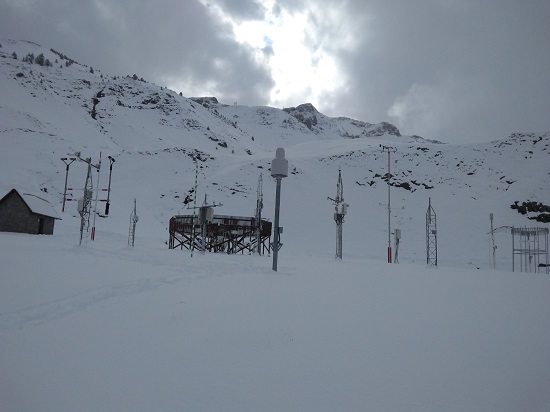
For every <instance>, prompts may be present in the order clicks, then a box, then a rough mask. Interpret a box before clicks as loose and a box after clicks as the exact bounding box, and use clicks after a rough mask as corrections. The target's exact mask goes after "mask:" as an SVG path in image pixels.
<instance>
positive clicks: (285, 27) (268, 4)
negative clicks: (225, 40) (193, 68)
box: [218, 0, 349, 107]
mask: <svg viewBox="0 0 550 412" xmlns="http://www.w3.org/2000/svg"><path fill="white" fill-rule="evenodd" d="M262 4H263V6H264V10H265V15H264V19H263V20H260V21H259V20H256V21H252V20H248V21H240V22H237V21H234V20H231V19H230V18H229V16H227V15H226V16H225V18H226V19H228V20H229V21H230V22H231V24H232V26H233V30H234V33H235V40H236V41H238V42H239V43H241V44H246V45H249V46H250V47H252V48H253V49H254V50H255V55H256V59H257V61H258V62H259V63H262V64H265V65H267V66H269V69H270V72H271V75H272V77H273V80H274V82H275V87H274V88H273V89H272V90H271V93H270V96H269V103H268V104H269V105H273V106H276V107H286V106H294V105H298V104H301V103H305V102H309V103H312V104H313V105H315V106H316V107H319V106H320V105H322V102H321V99H322V96H327V95H329V94H330V92H331V91H333V90H336V89H338V88H341V87H343V81H342V79H341V78H339V76H338V69H337V65H336V61H335V59H334V58H333V57H332V56H331V55H330V54H329V52H328V51H327V50H325V44H324V42H323V40H322V39H321V34H320V33H318V28H317V27H316V26H315V25H314V24H313V23H314V22H315V21H320V20H321V21H322V20H324V19H325V18H326V16H324V15H322V14H321V13H320V9H318V8H312V7H305V8H304V9H302V10H299V11H295V12H293V13H291V12H289V11H288V10H286V9H277V8H276V7H275V2H274V1H271V0H266V1H264V2H263V3H262ZM277 10H278V12H277ZM218 12H221V10H219V9H218ZM222 13H223V12H222ZM344 40H345V41H344V43H345V44H349V40H346V39H344Z"/></svg>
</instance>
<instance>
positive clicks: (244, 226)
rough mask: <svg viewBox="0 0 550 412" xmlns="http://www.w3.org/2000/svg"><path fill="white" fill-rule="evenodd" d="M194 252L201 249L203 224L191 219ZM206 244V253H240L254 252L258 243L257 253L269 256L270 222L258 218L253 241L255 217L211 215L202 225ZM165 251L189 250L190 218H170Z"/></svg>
mask: <svg viewBox="0 0 550 412" xmlns="http://www.w3.org/2000/svg"><path fill="white" fill-rule="evenodd" d="M194 226H195V247H194V248H195V250H203V246H202V239H203V233H202V230H203V225H202V224H201V222H200V221H199V217H198V216H195V225H194ZM205 226H206V233H205V238H206V245H205V248H204V249H205V250H206V251H208V252H216V253H227V254H237V253H242V254H244V253H245V251H246V252H248V253H257V250H256V245H257V242H258V240H259V243H260V254H262V255H263V254H265V253H266V252H267V253H268V254H269V252H270V248H271V226H272V225H271V222H268V221H267V220H264V219H262V221H261V226H260V239H256V218H255V217H242V216H227V215H213V216H212V218H211V219H209V220H208V221H207V222H206V225H205ZM169 232H170V240H169V242H168V248H169V249H176V248H180V249H183V248H185V249H187V250H191V245H192V241H193V240H192V239H193V215H178V216H174V217H172V218H171V219H170V227H169Z"/></svg>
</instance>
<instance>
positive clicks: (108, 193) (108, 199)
mask: <svg viewBox="0 0 550 412" xmlns="http://www.w3.org/2000/svg"><path fill="white" fill-rule="evenodd" d="M108 158H109V161H110V162H111V164H110V166H109V186H108V188H107V204H106V205H105V215H108V214H109V208H110V207H111V202H110V199H111V174H112V173H113V163H114V162H115V159H113V158H112V157H111V156H108Z"/></svg>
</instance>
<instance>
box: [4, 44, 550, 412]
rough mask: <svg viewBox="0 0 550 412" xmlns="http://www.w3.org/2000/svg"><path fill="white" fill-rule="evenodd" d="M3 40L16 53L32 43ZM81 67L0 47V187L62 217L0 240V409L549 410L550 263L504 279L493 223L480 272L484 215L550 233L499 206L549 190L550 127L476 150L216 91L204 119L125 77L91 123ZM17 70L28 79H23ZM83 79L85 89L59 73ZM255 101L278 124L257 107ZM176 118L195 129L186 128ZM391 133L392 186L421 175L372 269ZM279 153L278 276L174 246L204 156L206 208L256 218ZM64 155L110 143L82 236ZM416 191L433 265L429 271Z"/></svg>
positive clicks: (261, 262) (401, 194) (92, 151)
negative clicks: (339, 196)
mask: <svg viewBox="0 0 550 412" xmlns="http://www.w3.org/2000/svg"><path fill="white" fill-rule="evenodd" d="M2 45H3V48H2V52H4V53H6V54H7V55H9V54H11V53H12V49H13V48H17V47H21V49H19V48H17V49H16V50H17V54H18V55H19V56H24V55H25V54H26V53H25V52H26V49H24V47H31V48H32V50H33V52H34V53H35V55H36V54H37V52H40V50H42V49H40V48H37V47H38V46H35V45H33V44H30V43H23V45H21V44H19V43H17V42H2ZM23 46H24V47H23ZM44 55H45V56H46V57H48V58H49V59H50V60H52V58H55V56H54V55H53V56H49V55H48V51H46V50H44ZM29 68H32V70H33V73H34V74H33V75H32V76H34V77H32V76H31V75H30V73H29ZM94 70H95V74H90V73H89V72H88V71H87V69H86V68H83V67H79V66H78V65H76V64H75V65H73V66H71V67H69V68H66V69H62V70H61V69H59V70H56V71H51V69H45V68H40V67H38V66H28V65H27V66H25V65H23V64H22V63H21V62H20V61H19V62H17V61H16V62H12V61H7V60H6V59H2V58H0V88H1V89H2V90H3V93H2V96H0V124H2V125H3V126H1V127H0V139H2V143H3V145H4V147H5V148H7V149H8V150H2V151H1V152H0V173H1V175H2V181H1V182H0V189H2V190H1V191H2V192H7V191H9V190H10V189H11V188H12V187H17V188H22V191H25V192H29V193H37V192H39V190H41V189H43V188H46V189H47V192H46V193H43V194H42V193H41V196H42V197H44V198H45V199H47V200H48V201H49V202H50V203H51V204H52V205H53V207H54V209H55V210H56V211H57V213H58V214H59V215H60V216H61V217H62V218H63V220H61V221H57V222H56V226H55V233H54V235H52V236H45V235H42V236H36V235H25V234H16V233H0V261H1V262H2V266H1V268H2V269H1V270H0V410H6V411H60V410H78V411H98V410H112V411H151V410H161V411H172V410H174V411H175V410H178V411H180V410H216V411H256V410H262V411H281V410H285V411H286V410H288V411H294V410H297V411H298V410H299V411H334V410H339V411H356V410H376V411H440V410H466V411H487V410H490V411H517V410H530V411H547V410H550V392H549V391H548V388H549V387H550V368H549V366H550V349H549V348H550V328H549V327H548V319H550V300H549V299H548V296H550V276H549V275H548V274H546V273H542V272H544V271H541V273H518V272H511V244H510V242H511V239H510V234H509V233H507V232H505V231H504V232H498V233H497V234H496V236H495V238H496V243H497V245H498V246H499V247H498V249H497V254H496V261H497V270H495V269H491V268H490V267H491V266H490V262H491V261H492V258H491V255H490V248H491V245H490V238H489V236H488V234H487V233H488V231H489V213H490V212H494V214H495V227H499V226H504V225H510V226H516V227H521V226H529V227H533V226H538V227H547V226H544V225H542V224H537V223H536V222H534V221H531V220H527V218H526V217H525V216H522V215H520V214H518V213H517V212H516V211H515V210H512V209H511V208H510V205H511V204H512V203H513V201H524V200H528V199H532V200H535V199H536V200H538V201H541V202H543V203H545V204H549V203H550V198H548V196H549V195H548V192H547V190H546V188H547V183H548V176H549V173H550V166H549V164H550V163H549V162H548V155H549V152H548V144H549V141H550V134H549V133H543V134H539V135H530V134H518V135H513V136H510V137H508V138H506V139H503V140H501V141H497V142H492V143H488V144H484V145H475V146H452V145H440V144H431V143H427V142H422V141H420V142H416V141H415V140H414V139H412V138H409V137H407V136H403V137H397V136H390V135H388V136H382V137H376V138H360V139H342V138H338V137H337V136H335V135H334V133H333V131H334V130H336V129H337V128H338V127H337V125H338V123H330V121H331V119H330V118H326V117H324V116H321V115H320V114H318V116H319V123H318V126H319V125H320V126H322V127H324V128H325V129H324V130H325V131H326V133H327V134H326V135H323V131H322V130H320V129H319V130H317V133H311V132H310V131H309V130H308V129H307V128H304V127H303V125H302V126H299V127H296V128H294V129H293V128H292V127H290V126H288V122H287V123H285V124H286V126H285V127H283V126H281V124H283V121H284V120H285V119H288V117H289V116H288V115H287V114H285V113H284V112H282V111H279V110H276V109H273V108H261V110H260V108H246V107H243V106H221V105H220V106H219V107H218V108H217V110H218V115H215V114H213V113H212V112H210V111H208V110H207V109H205V108H203V107H202V106H200V105H198V104H197V103H193V102H191V101H190V100H187V99H185V98H183V97H179V96H174V99H175V100H174V102H173V103H171V105H172V104H173V105H174V107H179V109H177V110H179V112H178V113H179V114H176V113H174V112H169V113H168V114H166V113H165V112H164V111H163V109H162V108H149V109H147V111H144V110H145V109H139V110H138V109H136V108H135V107H134V108H131V107H129V106H135V105H137V104H138V103H139V102H141V101H142V100H143V99H142V98H143V96H152V95H154V94H155V93H160V94H162V95H166V94H169V91H166V90H162V91H160V88H159V87H156V86H154V85H150V84H142V83H141V82H132V81H130V80H128V79H120V83H118V82H114V83H113V84H114V85H119V84H123V85H124V87H132V89H128V88H123V89H121V90H123V91H124V96H122V95H115V94H111V95H108V96H107V97H106V98H103V99H102V103H101V104H100V105H99V106H98V108H100V113H102V115H103V116H104V117H101V118H100V120H99V121H98V122H94V121H92V119H91V118H90V116H89V114H88V113H87V111H86V110H87V109H86V108H83V107H84V106H83V105H84V104H85V102H86V101H87V100H86V99H89V98H90V97H91V96H92V95H93V94H94V93H95V92H97V90H98V88H99V86H100V85H101V82H100V80H98V76H99V69H97V68H96V67H95V66H94ZM19 71H25V73H27V75H26V76H28V77H25V81H24V82H22V83H18V82H19V81H20V80H17V78H16V77H15V73H17V72H19ZM40 73H41V74H40ZM39 79H42V82H40V81H39ZM79 79H88V80H89V81H90V82H91V84H92V86H91V89H90V90H87V89H86V88H84V89H74V88H72V87H73V86H74V85H76V84H79V83H78V80H79ZM115 83H116V84H115ZM43 84H47V85H48V86H40V85H43ZM121 87H122V86H121ZM115 89H116V87H115ZM117 90H118V89H117ZM129 90H131V91H132V93H130V92H129ZM4 91H6V93H4ZM68 95H70V96H71V97H66V96H68ZM140 96H141V97H140ZM117 98H118V99H121V103H123V104H124V105H125V106H119V105H117V104H116V99H117ZM109 102H110V103H109ZM88 103H89V100H88ZM101 105H104V106H103V108H102V107H101ZM178 105H180V106H178ZM107 108H108V109H107ZM88 109H89V107H88ZM174 110H176V109H174ZM260 112H262V113H264V114H265V113H268V114H269V116H268V118H269V119H268V120H269V122H268V121H267V120H266V121H265V122H264V123H265V124H263V123H261V122H260V121H258V115H259V113H260ZM182 113H184V114H182ZM221 115H223V116H225V119H237V126H238V127H237V128H236V127H233V126H231V125H228V123H227V122H226V121H225V120H223V118H222V117H221ZM235 115H236V116H238V117H237V118H236V117H234V116H235ZM181 116H187V117H186V119H187V120H189V122H188V123H187V124H195V125H196V124H200V127H199V128H198V129H194V128H192V127H189V128H186V127H184V126H182V123H181ZM260 117H261V116H260ZM266 118H267V117H266ZM192 120H193V121H192ZM264 120H265V119H264ZM333 120H334V119H333ZM335 121H337V120H335ZM346 121H348V122H349V121H350V120H349V119H348V120H346ZM267 123H270V124H267ZM330 130H332V131H330ZM329 131H330V132H329ZM330 133H333V134H330ZM354 133H355V131H354ZM251 136H254V137H255V139H254V140H252V139H251ZM210 137H213V138H216V139H223V140H224V141H226V142H227V143H228V148H227V149H224V148H222V147H221V146H217V143H216V141H214V140H212V139H210ZM384 143H385V144H391V145H392V146H396V147H397V152H396V153H395V157H394V158H393V159H394V164H392V173H393V174H394V179H396V181H397V180H399V181H402V182H412V181H413V180H414V181H416V182H417V183H418V186H416V185H414V184H411V185H413V186H414V189H415V190H414V191H407V190H405V189H399V188H392V191H391V193H392V206H395V210H394V211H393V212H392V222H393V225H394V227H395V228H401V232H402V238H401V244H400V251H399V261H400V264H395V265H389V264H387V263H386V262H385V259H386V246H387V214H386V213H387V208H386V205H384V202H385V201H386V199H387V186H386V184H385V182H384V181H383V180H382V179H381V178H380V177H377V176H376V175H383V174H384V173H385V171H386V167H387V157H386V156H385V154H384V153H382V152H381V151H380V149H379V145H380V144H384ZM217 147H218V148H217ZM277 147H284V148H285V152H286V158H287V159H288V161H289V172H290V173H289V176H288V177H287V178H285V179H283V182H282V192H281V225H282V226H283V227H284V232H283V235H282V242H283V244H284V245H283V248H282V249H281V251H280V252H279V260H278V271H277V272H273V271H272V270H271V263H272V261H271V257H269V256H256V255H226V254H213V253H207V254H204V255H203V254H201V253H198V252H197V251H195V253H194V255H193V257H191V254H190V252H189V251H186V250H169V249H168V247H167V242H168V231H167V227H168V220H169V219H170V218H171V217H172V216H174V215H177V214H184V213H188V212H189V211H188V210H187V209H186V206H185V205H183V203H182V202H183V199H184V198H185V197H186V196H187V195H189V194H190V193H191V194H192V192H190V190H191V189H193V187H194V179H195V165H194V162H193V159H192V158H191V157H190V154H196V153H198V152H196V151H195V149H197V150H200V153H201V158H202V159H203V161H201V160H199V161H198V164H199V166H200V168H199V188H198V191H197V192H198V193H197V199H198V201H197V203H198V204H200V202H201V201H202V199H203V198H204V195H205V194H208V199H209V201H215V202H216V203H222V204H223V206H220V207H219V208H216V210H215V213H216V214H222V215H234V216H246V215H250V216H252V215H253V211H254V208H255V206H256V185H257V179H258V176H259V174H260V173H263V181H264V187H263V190H264V205H265V207H264V210H263V216H264V217H268V218H271V217H272V216H273V213H274V195H275V183H274V181H272V179H270V178H269V171H268V168H269V165H270V162H271V160H272V159H273V157H274V155H275V148H277ZM168 149H169V150H168ZM246 149H249V150H250V151H251V153H252V154H251V155H248V154H246V152H245V150H246ZM232 150H233V151H234V152H232ZM74 151H82V156H83V157H88V156H90V157H92V161H93V162H94V163H95V162H97V160H98V156H99V152H100V151H101V152H102V155H103V159H105V158H106V156H107V155H112V156H113V157H115V158H116V163H115V164H114V165H113V171H112V186H111V189H112V192H111V197H110V199H111V208H110V213H109V216H108V217H107V218H102V217H98V218H97V219H96V232H95V233H96V240H94V241H92V240H91V239H90V238H89V235H88V236H86V237H85V239H84V241H83V245H82V246H79V227H80V216H78V214H77V212H76V202H71V201H69V202H67V206H66V210H65V212H64V213H61V205H62V195H63V187H64V178H65V165H64V164H63V163H62V162H61V161H60V160H59V158H60V157H64V156H66V155H67V153H71V152H72V153H74ZM338 167H341V168H342V178H343V182H344V197H345V200H346V203H349V204H350V207H349V210H348V214H347V215H346V220H345V223H344V226H343V233H344V240H343V255H344V256H343V260H342V261H339V260H335V259H334V250H335V224H334V221H333V220H332V213H333V205H332V203H331V202H330V201H329V200H327V196H331V197H334V195H335V190H336V182H337V176H338ZM85 173H86V167H85V165H84V164H83V163H81V162H75V163H73V164H72V165H71V168H70V172H69V187H74V189H73V192H74V195H72V197H74V198H78V197H79V195H78V193H79V192H78V190H79V188H80V190H82V188H83V186H84V178H85ZM470 173H472V174H470ZM108 174H109V173H108V168H107V167H105V164H104V165H103V166H102V168H101V171H100V173H96V172H94V176H93V179H94V187H97V186H99V187H100V188H104V187H106V182H107V178H108ZM98 182H99V185H98V184H97V183H98ZM370 182H373V183H372V185H371V184H370ZM508 182H512V183H508ZM422 184H426V185H428V186H433V189H425V188H424V186H422ZM101 196H102V195H101V193H100V195H99V197H100V198H101ZM134 198H136V199H137V214H138V216H139V221H138V222H137V225H136V239H135V247H134V248H131V247H128V246H127V244H128V230H129V217H130V212H131V211H132V210H133V206H134V204H133V201H134ZM429 198H431V204H432V206H433V207H434V209H435V211H436V213H437V219H438V220H437V225H438V245H439V249H438V252H439V254H438V257H439V266H438V267H436V268H435V267H426V265H425V261H426V251H425V220H424V219H425V212H426V209H427V206H428V199H429ZM103 207H104V203H101V204H100V206H99V207H98V209H99V211H100V212H103Z"/></svg>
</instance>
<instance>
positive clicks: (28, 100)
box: [0, 41, 550, 267]
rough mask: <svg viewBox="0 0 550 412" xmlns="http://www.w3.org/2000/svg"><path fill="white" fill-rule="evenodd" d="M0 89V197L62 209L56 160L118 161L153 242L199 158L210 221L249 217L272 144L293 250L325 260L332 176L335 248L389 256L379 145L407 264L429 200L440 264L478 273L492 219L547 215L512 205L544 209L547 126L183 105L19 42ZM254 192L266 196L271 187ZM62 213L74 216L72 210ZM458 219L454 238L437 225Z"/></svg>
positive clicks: (513, 221)
mask: <svg viewBox="0 0 550 412" xmlns="http://www.w3.org/2000/svg"><path fill="white" fill-rule="evenodd" d="M30 54H32V55H33V56H34V57H37V56H41V55H42V56H43V60H45V61H49V62H51V66H48V65H43V66H41V65H39V64H36V63H29V62H25V61H23V60H25V57H27V56H29V55H30ZM14 55H17V59H14V58H13V57H14ZM27 60H28V59H27ZM0 85H1V88H2V91H3V92H2V96H1V101H0V119H1V124H2V128H1V130H0V133H1V134H0V135H1V136H2V141H3V143H4V147H6V148H8V150H4V151H2V155H1V156H2V159H1V160H2V161H1V165H2V166H1V167H2V176H3V179H2V182H1V187H0V188H1V189H2V191H4V192H7V191H9V190H10V189H11V188H12V187H19V188H21V189H22V190H26V191H29V192H39V191H42V192H47V193H48V198H49V199H48V200H50V201H51V202H52V203H53V204H54V206H56V207H59V205H60V204H61V203H62V198H63V190H64V187H63V183H64V182H63V178H64V173H63V172H64V171H65V165H64V164H63V163H62V162H61V161H60V158H61V157H64V156H66V155H67V153H74V152H81V153H82V156H83V157H90V158H92V159H93V162H95V163H97V162H98V160H99V154H100V152H101V153H102V154H103V159H104V161H105V160H106V159H105V157H106V156H112V157H113V159H116V164H115V165H113V176H112V178H113V180H112V188H111V189H112V192H111V198H112V207H113V213H115V214H116V213H128V210H129V209H131V205H132V203H133V202H132V201H133V199H134V197H136V198H137V199H138V204H139V205H141V207H142V208H143V209H142V210H146V211H147V213H148V214H149V216H148V217H147V219H146V220H147V221H149V222H151V226H152V227H151V230H148V231H147V233H156V234H157V236H158V237H159V238H161V237H164V238H166V228H167V224H168V220H169V219H170V217H171V216H173V215H176V214H181V213H185V212H186V209H187V207H188V204H189V202H190V201H191V200H194V198H193V193H194V181H195V163H194V161H195V160H197V163H198V164H199V165H200V169H199V170H200V173H199V176H198V183H199V190H198V199H197V202H199V203H201V202H202V201H203V197H204V195H205V194H207V195H208V196H209V199H211V200H212V201H216V202H219V203H223V205H224V206H223V210H222V209H218V210H219V212H218V210H217V211H216V213H222V214H232V215H237V216H252V215H253V211H254V208H255V203H256V192H257V183H258V177H259V175H260V173H262V174H263V175H264V177H265V178H267V177H268V176H269V168H270V162H271V159H272V158H273V157H274V151H275V149H276V148H277V147H283V148H285V149H286V154H287V158H288V159H289V162H290V167H291V174H290V176H289V178H288V179H286V180H284V186H283V187H284V189H283V196H284V197H283V201H284V203H283V206H284V208H283V209H282V211H281V213H282V215H281V219H282V220H281V224H284V223H285V220H287V221H288V223H287V224H284V225H285V226H287V227H286V232H285V236H284V237H285V238H286V239H285V240H286V242H285V243H286V244H287V245H289V249H294V248H298V249H299V248H305V249H306V250H312V249H317V248H318V244H317V242H315V243H312V242H311V241H310V240H311V239H312V238H325V241H324V242H323V246H322V251H323V252H324V253H330V251H331V250H332V249H333V247H332V243H333V236H332V233H333V230H334V229H333V227H332V226H333V222H332V221H331V216H332V215H331V208H332V206H331V204H330V203H329V201H328V200H327V196H332V195H333V194H334V192H335V190H336V189H335V185H336V178H337V171H338V168H341V169H342V176H343V181H344V185H345V192H344V194H345V199H346V201H347V202H348V203H349V204H350V205H351V206H350V209H349V216H347V218H346V222H349V223H348V224H347V225H345V226H344V233H345V237H346V241H345V244H346V246H345V250H347V253H350V254H352V255H357V256H361V255H365V254H366V255H367V256H371V257H376V256H378V257H379V258H381V259H384V258H385V254H384V251H385V249H386V245H387V240H386V239H387V173H388V171H387V167H388V162H387V154H386V153H385V152H383V151H382V150H381V145H385V146H391V147H394V148H395V149H396V151H395V153H392V154H391V165H390V166H391V182H390V183H391V185H392V191H391V194H392V196H393V201H392V203H391V204H392V208H393V209H394V210H393V211H392V220H393V224H392V230H393V229H394V228H400V229H401V232H402V234H403V235H402V236H403V238H402V243H401V247H402V250H401V253H402V254H403V255H402V260H403V261H411V262H422V261H423V260H424V259H425V250H424V249H425V247H424V244H425V229H424V226H425V211H426V209H427V207H428V200H429V199H430V198H431V202H432V206H433V207H434V209H435V211H436V213H437V212H438V209H439V219H440V222H439V224H440V225H441V228H442V230H440V238H439V241H440V244H441V251H440V256H441V262H442V263H443V262H448V263H449V264H451V265H460V266H474V267H480V266H483V265H485V264H486V262H487V250H484V249H485V248H486V243H487V232H488V227H489V222H488V216H489V213H494V215H495V223H497V226H526V225H528V226H529V225H532V224H534V223H535V222H534V221H530V220H528V219H527V218H537V217H538V216H539V215H543V216H542V217H541V218H540V220H541V221H543V222H544V219H545V216H544V215H545V213H546V212H530V213H525V214H524V215H522V214H520V213H518V209H517V208H516V209H513V208H512V207H513V206H514V205H516V202H518V203H519V205H522V204H523V203H524V202H535V203H536V204H539V203H540V204H541V205H542V206H546V205H548V204H550V196H549V194H548V191H547V190H546V188H547V183H548V178H549V175H550V162H548V156H549V151H550V134H549V133H548V132H546V133H516V134H513V135H511V136H508V137H506V138H503V139H502V140H498V141H494V142H489V143H484V144H478V145H452V144H440V142H433V141H425V140H424V139H422V138H421V137H419V136H406V135H402V134H401V133H400V131H399V130H398V129H397V128H396V127H395V126H393V125H391V124H388V123H385V122H382V123H377V124H373V123H368V122H364V121H359V120H353V119H349V118H345V117H337V118H332V117H328V116H325V115H323V114H322V113H320V112H318V111H317V110H316V109H315V107H313V106H312V105H311V104H302V105H299V106H297V107H292V108H284V109H282V110H280V109H276V108H272V107H246V106H240V105H236V104H234V105H226V104H222V103H220V102H219V101H218V100H217V99H216V98H215V97H191V98H186V97H183V96H180V95H178V94H177V93H175V92H173V91H171V90H168V89H166V88H163V87H159V86H157V85H154V84H151V83H148V82H146V81H145V80H143V79H140V78H138V76H137V75H135V74H133V75H129V76H127V77H113V76H109V75H107V74H103V73H101V71H100V69H99V68H97V67H95V68H92V67H90V66H88V65H84V64H81V63H78V62H75V61H74V60H72V59H71V58H70V57H68V56H66V55H64V54H63V53H61V52H58V51H56V50H54V49H47V48H43V47H41V46H39V45H37V44H35V43H32V42H21V41H2V48H1V49H0ZM103 170H105V168H104V169H103ZM84 173H85V168H84V167H83V166H82V165H77V164H75V165H73V166H72V167H71V170H70V174H69V186H74V187H76V188H79V189H80V188H82V187H83V185H84V178H85V174H84ZM99 178H100V179H102V180H101V181H100V185H101V187H102V188H103V189H104V188H105V186H106V181H105V180H104V179H106V178H107V176H106V174H105V173H103V171H102V173H101V176H99ZM265 180H266V181H267V180H268V179H265ZM264 191H265V192H266V193H265V196H266V198H267V200H268V201H272V196H273V194H272V193H271V192H272V190H271V189H269V188H268V187H266V188H265V190H264ZM145 194H146V196H144V195H145ZM304 194H306V196H304ZM73 196H76V195H73ZM184 201H185V202H184ZM266 204H269V203H268V202H267V201H266ZM70 210H71V211H72V214H73V218H74V219H77V217H75V216H76V212H75V210H74V207H73V208H71V209H70ZM541 210H542V209H541ZM187 213H189V212H187ZM264 216H266V212H264ZM144 221H145V219H144ZM457 221H459V222H461V224H460V225H459V232H455V231H451V230H446V229H445V228H446V227H454V226H453V225H452V222H457ZM65 222H66V219H65V220H64V223H63V224H65ZM67 224H68V223H67ZM289 224H290V226H289ZM348 226H349V227H348ZM481 228H483V229H481ZM118 230H120V231H121V232H122V233H124V232H125V231H126V229H125V228H123V227H119V228H118ZM500 236H501V237H502V241H504V242H509V239H506V238H505V237H504V235H502V234H501V235H500ZM164 241H165V240H164ZM480 245H485V248H481V247H480ZM504 250H508V249H507V248H503V251H502V256H499V260H503V261H504V262H506V265H507V267H509V265H510V263H511V256H509V255H510V254H509V253H507V252H506V253H505V252H504ZM500 254H501V253H500V250H499V255H500Z"/></svg>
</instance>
